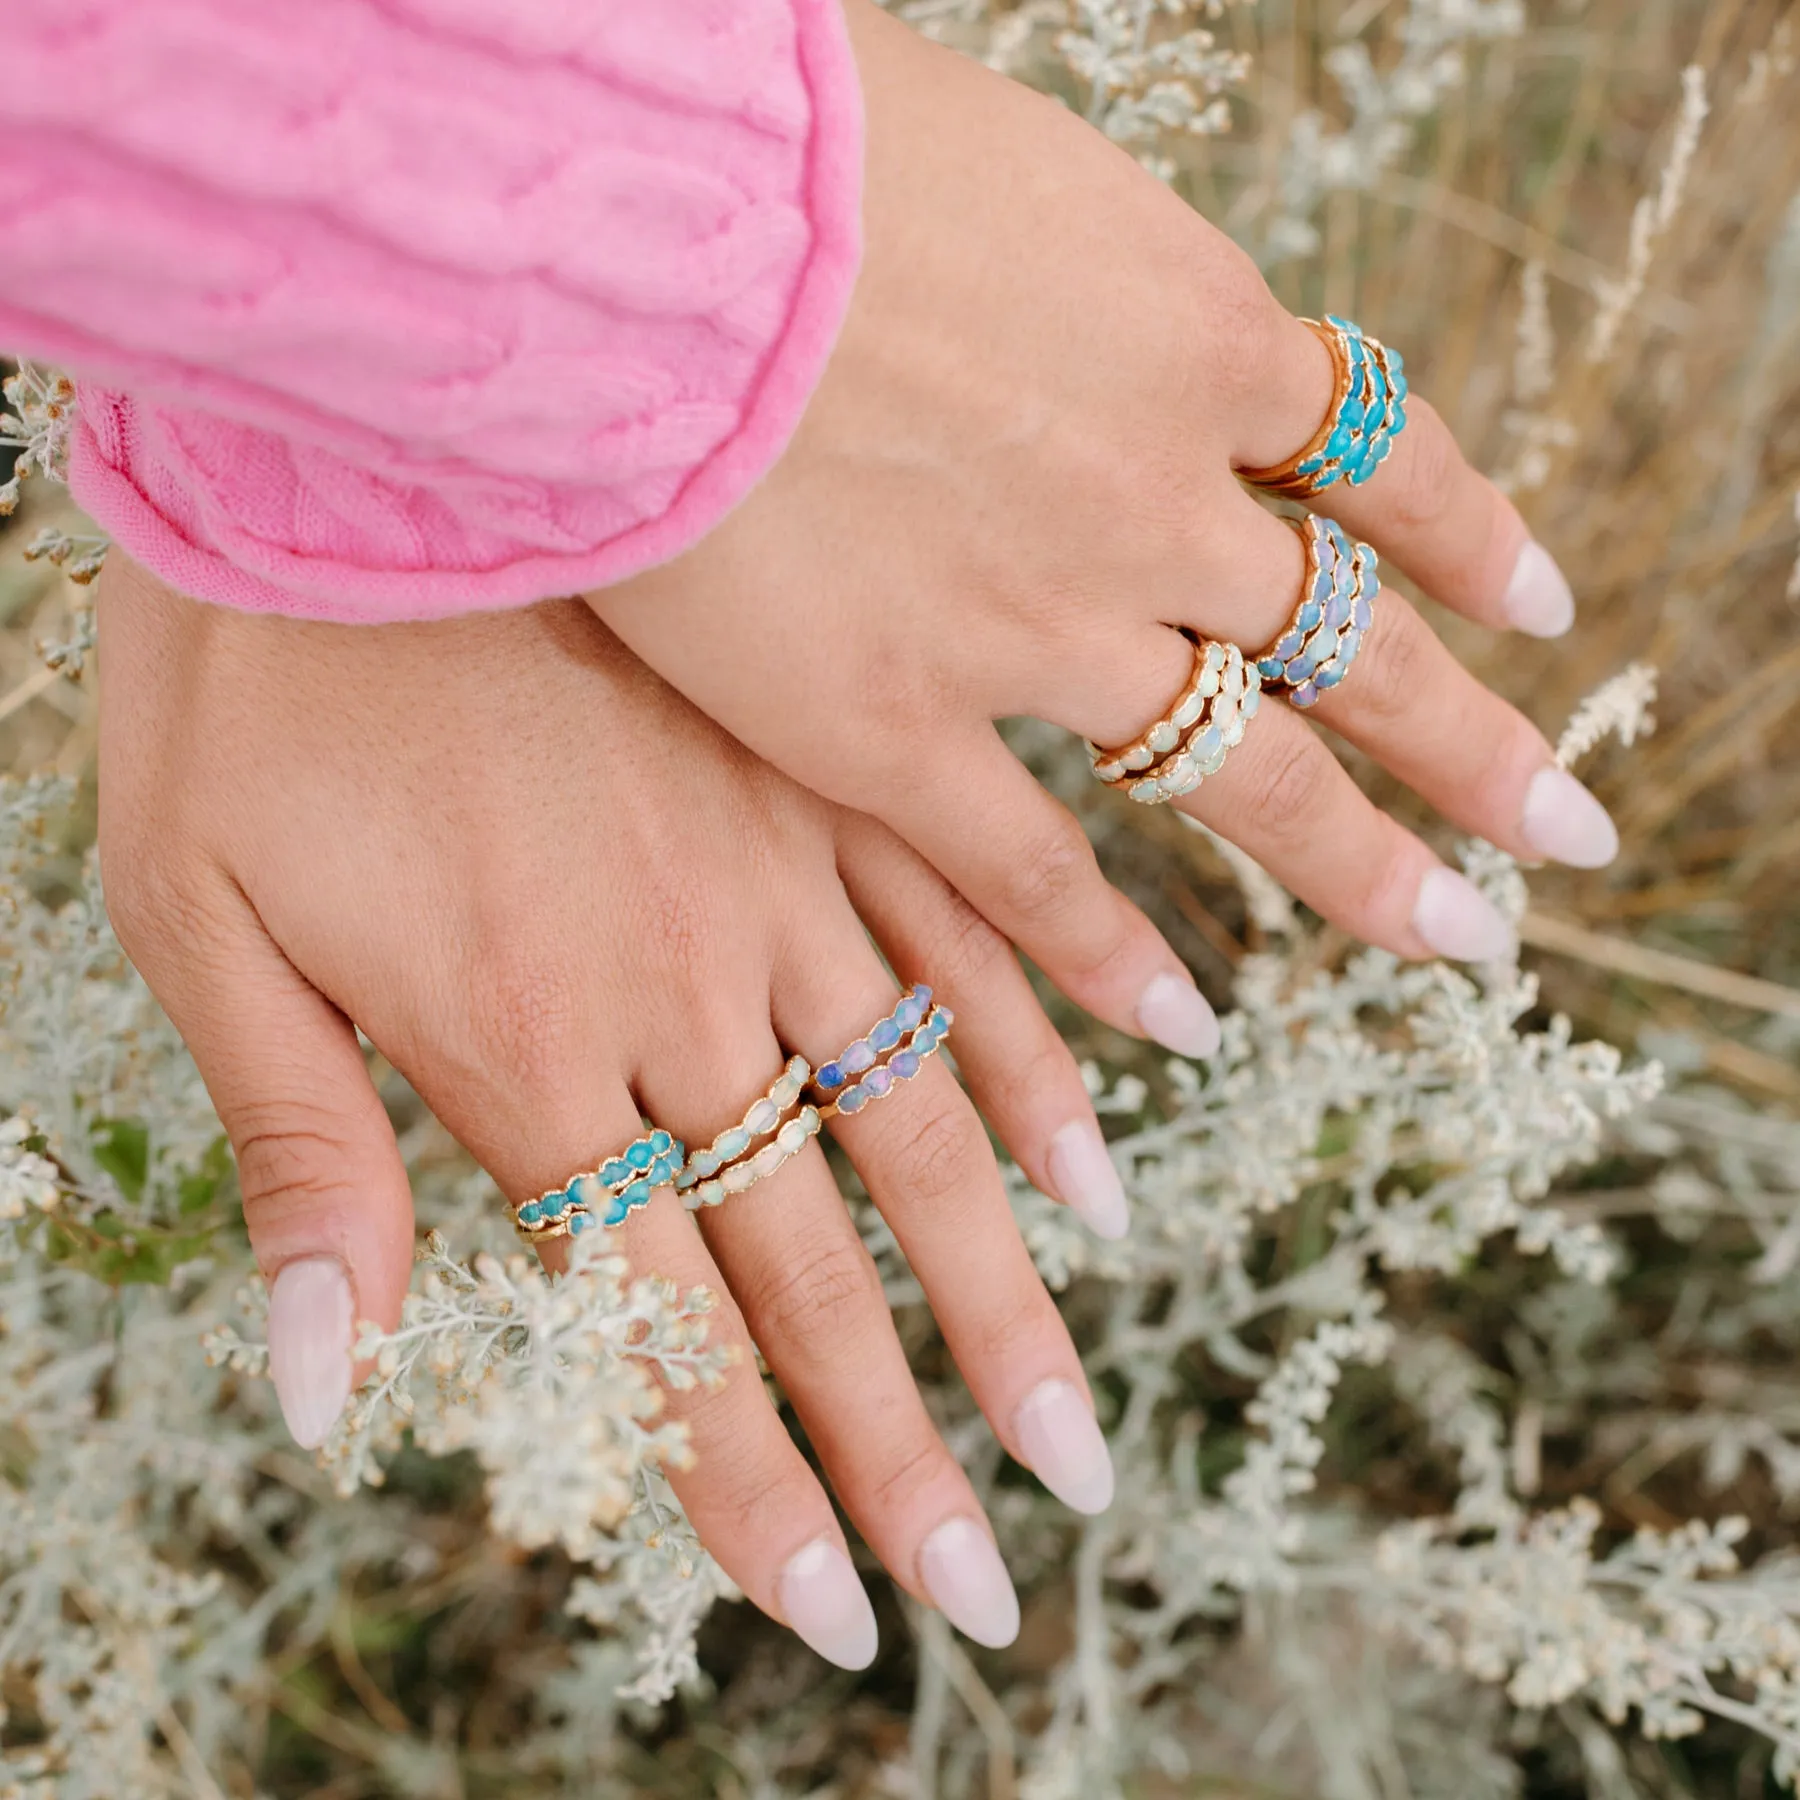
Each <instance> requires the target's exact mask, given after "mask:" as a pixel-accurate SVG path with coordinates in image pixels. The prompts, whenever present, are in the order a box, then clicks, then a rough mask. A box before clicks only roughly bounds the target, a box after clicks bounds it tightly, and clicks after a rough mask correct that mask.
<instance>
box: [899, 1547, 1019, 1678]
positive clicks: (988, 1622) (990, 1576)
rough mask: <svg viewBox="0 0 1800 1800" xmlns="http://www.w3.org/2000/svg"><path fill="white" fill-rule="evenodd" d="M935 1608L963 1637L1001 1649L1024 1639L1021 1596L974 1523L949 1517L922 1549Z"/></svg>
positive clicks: (924, 1572)
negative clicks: (1020, 1638)
mask: <svg viewBox="0 0 1800 1800" xmlns="http://www.w3.org/2000/svg"><path fill="white" fill-rule="evenodd" d="M919 1574H920V1576H921V1578H922V1579H923V1581H924V1583H925V1591H926V1593H928V1594H929V1595H930V1596H931V1600H932V1604H933V1605H934V1606H935V1607H936V1608H937V1609H938V1611H939V1612H941V1613H942V1614H943V1615H944V1617H945V1618H946V1619H948V1620H949V1621H950V1623H951V1624H952V1625H954V1626H955V1627H956V1629H957V1630H958V1631H960V1632H961V1633H962V1634H963V1636H964V1637H972V1638H973V1639H974V1640H975V1641H976V1643H978V1644H986V1645H987V1647H988V1648H989V1649H990V1650H999V1649H1002V1648H1004V1647H1005V1646H1006V1645H1007V1644H1010V1643H1011V1642H1012V1641H1013V1639H1014V1638H1016V1637H1017V1636H1018V1635H1019V1597H1018V1595H1017V1594H1015V1593H1014V1592H1013V1584H1012V1579H1011V1577H1010V1576H1009V1575H1008V1574H1007V1572H1006V1564H1005V1563H1003V1562H1002V1561H1001V1560H1000V1552H999V1551H998V1550H996V1549H995V1548H994V1540H993V1539H992V1538H991V1537H989V1536H988V1534H987V1533H986V1532H985V1531H983V1530H982V1529H981V1527H980V1526H979V1525H977V1524H976V1523H975V1521H974V1520H973V1519H946V1520H945V1521H944V1522H943V1524H941V1525H940V1526H939V1527H938V1528H937V1529H936V1530H935V1531H934V1532H933V1533H932V1534H931V1536H930V1537H928V1538H927V1539H926V1540H925V1543H924V1545H923V1547H922V1548H921V1549H920V1551H919Z"/></svg>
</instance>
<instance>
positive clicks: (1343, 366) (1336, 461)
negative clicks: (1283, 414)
mask: <svg viewBox="0 0 1800 1800" xmlns="http://www.w3.org/2000/svg"><path fill="white" fill-rule="evenodd" d="M1300 322H1301V324H1303V325H1305V326H1307V327H1308V328H1309V329H1310V330H1311V331H1312V332H1313V334H1314V335H1315V336H1316V337H1317V338H1318V339H1319V340H1320V342H1321V343H1323V344H1324V346H1325V348H1326V349H1327V350H1328V351H1330V353H1331V363H1332V368H1333V370H1334V371H1335V373H1336V376H1337V384H1336V390H1335V393H1334V395H1333V398H1332V403H1331V407H1330V410H1329V411H1328V412H1327V413H1326V415H1325V419H1324V422H1323V423H1322V424H1321V425H1320V426H1319V429H1318V430H1317V431H1315V432H1314V433H1313V435H1312V436H1311V437H1310V438H1308V439H1307V441H1306V442H1305V443H1304V444H1302V445H1301V447H1300V448H1299V449H1298V450H1297V451H1295V452H1294V454H1293V455H1292V456H1290V457H1288V458H1287V459H1286V460H1285V461H1284V462H1278V463H1275V464H1272V465H1271V466H1270V467H1269V468H1266V469H1240V470H1239V471H1238V474H1239V475H1240V476H1241V477H1242V478H1243V479H1244V480H1245V481H1247V482H1249V483H1250V485H1251V486H1252V487H1259V488H1261V489H1262V490H1263V491H1264V492H1265V493H1270V494H1280V495H1283V496H1284V497H1286V498H1287V499H1290V500H1307V499H1310V498H1311V497H1312V496H1313V495H1314V494H1322V493H1324V491H1325V490H1326V489H1327V488H1328V487H1330V486H1332V485H1333V484H1334V483H1335V482H1336V481H1338V480H1339V479H1340V478H1342V479H1343V480H1345V481H1347V482H1349V484H1350V485H1351V486H1352V487H1361V486H1362V484H1363V483H1364V482H1365V481H1367V480H1368V479H1369V477H1370V476H1371V475H1373V474H1374V473H1375V471H1376V470H1377V469H1378V468H1379V467H1380V466H1381V464H1382V463H1383V462H1384V461H1386V459H1387V455H1388V452H1389V451H1390V450H1392V449H1393V447H1394V439H1395V438H1397V437H1398V436H1399V435H1400V433H1401V432H1402V431H1403V430H1405V428H1406V395H1407V386H1406V364H1405V361H1404V359H1403V358H1402V357H1401V355H1400V352H1399V351H1398V350H1390V349H1388V347H1387V346H1386V345H1385V344H1382V343H1380V342H1378V341H1377V340H1376V339H1374V338H1372V337H1369V336H1367V335H1366V334H1365V333H1364V332H1363V330H1362V329H1361V327H1360V326H1357V325H1353V324H1352V323H1351V322H1350V321H1349V320H1348V319H1340V318H1338V317H1337V316H1336V315H1335V314H1333V313H1327V314H1326V315H1325V319H1324V322H1323V323H1322V324H1321V323H1320V321H1319V320H1317V319H1302V320H1301V321H1300Z"/></svg>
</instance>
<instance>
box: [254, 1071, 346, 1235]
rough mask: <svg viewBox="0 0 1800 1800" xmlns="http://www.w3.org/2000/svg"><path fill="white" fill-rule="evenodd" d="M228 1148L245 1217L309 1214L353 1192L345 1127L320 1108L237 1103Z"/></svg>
mask: <svg viewBox="0 0 1800 1800" xmlns="http://www.w3.org/2000/svg"><path fill="white" fill-rule="evenodd" d="M231 1142H232V1149H233V1151H234V1152H235V1153H236V1156H237V1166H238V1186H239V1188H240V1189H241V1191H242V1193H243V1197H244V1211H245V1213H246V1214H247V1215H248V1214H253V1213H259V1212H267V1211H269V1210H270V1209H272V1208H279V1209H283V1210H286V1209H290V1208H300V1209H305V1208H310V1207H313V1206H315V1205H317V1204H319V1203H321V1202H330V1201H334V1200H342V1199H344V1198H345V1197H346V1196H349V1195H351V1194H352V1193H353V1192H354V1191H355V1190H356V1187H357V1183H356V1179H355V1170H356V1167H357V1156H358V1147H357V1145H356V1143H355V1142H354V1141H353V1137H352V1134H351V1133H350V1132H349V1131H347V1130H346V1129H345V1121H344V1120H343V1119H342V1118H341V1117H340V1116H339V1115H337V1114H335V1113H333V1112H330V1111H327V1110H326V1109H325V1108H323V1107H317V1106H310V1105H308V1104H307V1103H306V1102H305V1101H304V1100H297V1099H283V1100H280V1101H249V1102H245V1103H241V1104H240V1105H238V1106H237V1107H236V1108H234V1109H233V1112H232V1118H231Z"/></svg>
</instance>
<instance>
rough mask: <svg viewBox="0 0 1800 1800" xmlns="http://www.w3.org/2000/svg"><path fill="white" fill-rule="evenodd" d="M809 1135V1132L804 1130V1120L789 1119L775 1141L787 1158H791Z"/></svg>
mask: <svg viewBox="0 0 1800 1800" xmlns="http://www.w3.org/2000/svg"><path fill="white" fill-rule="evenodd" d="M811 1135H812V1134H811V1132H809V1131H808V1130H807V1129H806V1125H805V1122H804V1120H802V1119H789V1120H788V1122H787V1123H786V1124H785V1125H784V1126H782V1128H781V1130H780V1132H779V1133H778V1134H777V1136H776V1138H775V1141H776V1143H778V1144H779V1145H780V1146H781V1147H782V1149H783V1150H785V1151H786V1152H787V1153H788V1155H789V1156H792V1155H793V1154H794V1152H795V1151H796V1150H798V1149H799V1148H800V1146H801V1145H802V1144H804V1143H805V1142H806V1140H807V1139H808V1138H809V1137H810V1136H811Z"/></svg>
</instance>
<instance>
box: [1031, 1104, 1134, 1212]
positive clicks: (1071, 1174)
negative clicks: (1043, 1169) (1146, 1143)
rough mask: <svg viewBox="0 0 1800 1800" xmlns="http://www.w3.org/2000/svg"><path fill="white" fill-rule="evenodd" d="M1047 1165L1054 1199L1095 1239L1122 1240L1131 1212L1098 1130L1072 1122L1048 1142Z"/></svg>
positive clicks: (1116, 1171)
mask: <svg viewBox="0 0 1800 1800" xmlns="http://www.w3.org/2000/svg"><path fill="white" fill-rule="evenodd" d="M1048 1161H1049V1164H1050V1185H1051V1186H1052V1187H1053V1188H1055V1190H1056V1197H1057V1199H1059V1200H1060V1201H1061V1202H1062V1203H1063V1204H1064V1205H1065V1206H1067V1207H1069V1208H1070V1209H1071V1210H1072V1211H1074V1212H1075V1213H1076V1214H1078V1215H1079V1216H1080V1218H1081V1220H1082V1222H1083V1223H1084V1224H1085V1225H1086V1226H1087V1228H1088V1230H1089V1231H1091V1232H1092V1233H1093V1234H1094V1235H1095V1236H1096V1237H1103V1238H1122V1237H1123V1236H1124V1235H1125V1233H1126V1230H1127V1228H1128V1227H1129V1226H1130V1224H1131V1208H1130V1207H1129V1206H1128V1205H1127V1204H1126V1200H1125V1184H1124V1182H1122V1181H1121V1180H1120V1179H1119V1171H1118V1170H1117V1169H1116V1168H1114V1167H1113V1159H1112V1158H1111V1157H1110V1156H1108V1155H1107V1153H1106V1139H1105V1138H1103V1137H1102V1136H1101V1135H1100V1128H1099V1126H1097V1125H1094V1124H1090V1123H1089V1121H1088V1120H1086V1119H1071V1120H1070V1121H1069V1122H1068V1124H1066V1125H1064V1126H1063V1127H1062V1128H1061V1129H1060V1130H1059V1131H1058V1132H1057V1133H1056V1135H1055V1136H1054V1137H1053V1138H1052V1139H1051V1140H1050V1155H1049V1158H1048Z"/></svg>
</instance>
